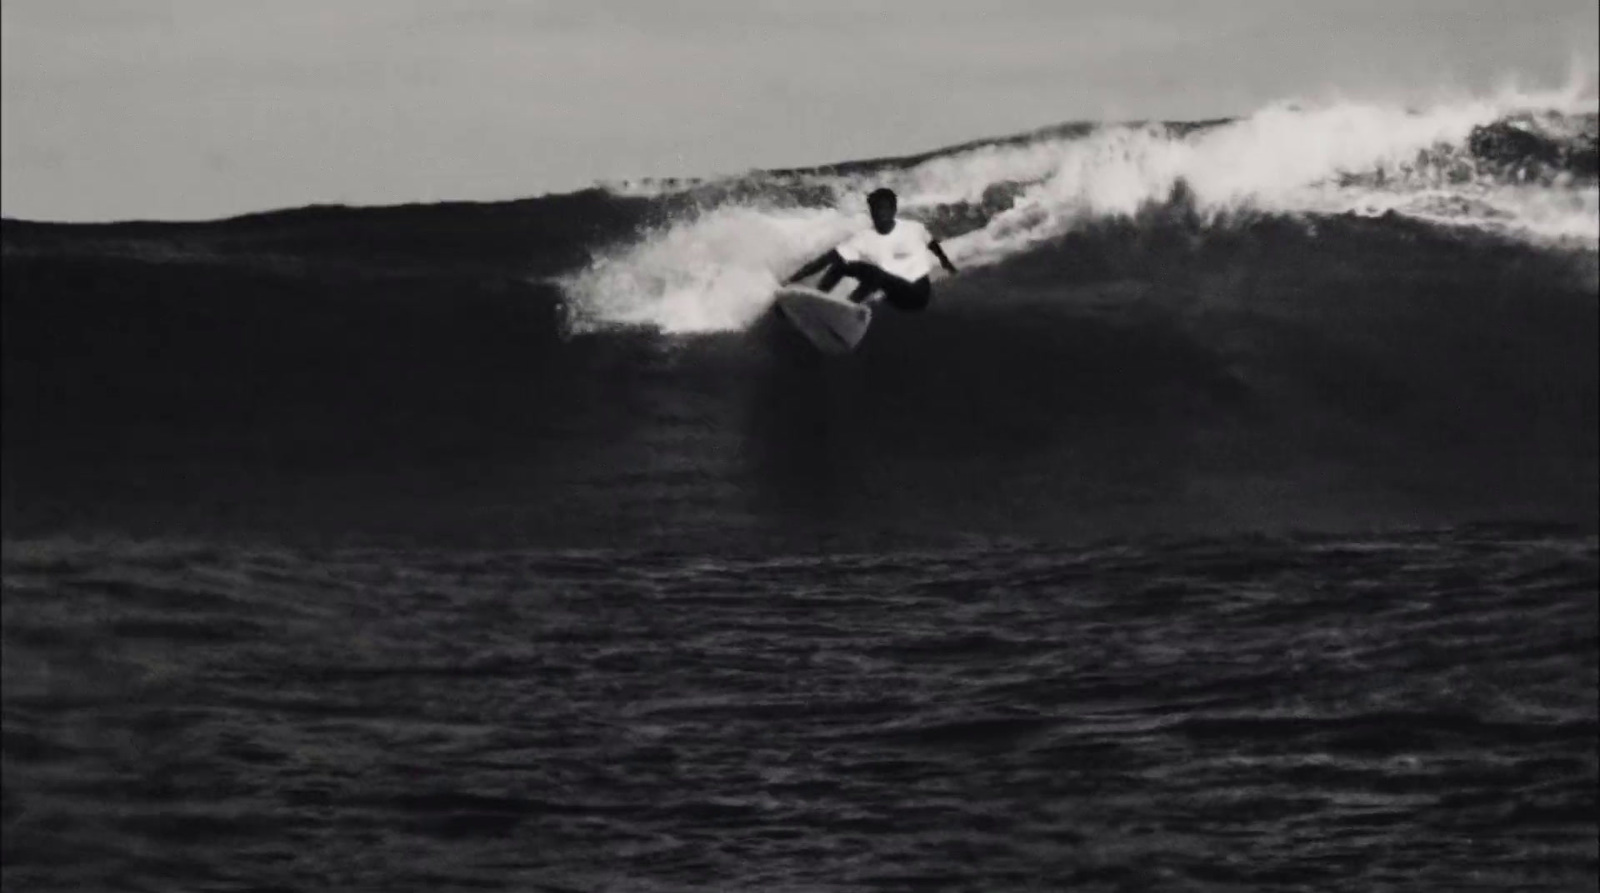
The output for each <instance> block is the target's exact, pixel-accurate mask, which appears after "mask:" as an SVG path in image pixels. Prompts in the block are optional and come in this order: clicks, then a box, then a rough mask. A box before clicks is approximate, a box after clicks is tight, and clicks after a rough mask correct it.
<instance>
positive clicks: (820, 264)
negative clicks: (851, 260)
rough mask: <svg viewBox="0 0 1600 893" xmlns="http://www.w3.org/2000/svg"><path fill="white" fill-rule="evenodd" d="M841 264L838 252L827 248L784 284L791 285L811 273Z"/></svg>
mask: <svg viewBox="0 0 1600 893" xmlns="http://www.w3.org/2000/svg"><path fill="white" fill-rule="evenodd" d="M843 263H844V258H842V257H840V256H839V252H837V251H835V250H833V249H832V248H829V249H828V250H827V251H825V252H823V253H822V254H821V255H819V256H818V257H817V259H816V260H813V261H812V262H811V263H808V264H806V265H805V266H803V267H801V268H800V269H799V270H798V271H796V272H795V274H794V275H793V276H790V277H789V279H788V281H787V282H785V283H784V284H785V285H793V284H795V283H796V282H799V281H800V280H802V279H804V278H806V277H807V276H810V275H811V274H813V273H820V272H822V271H823V270H825V269H827V268H828V267H832V266H835V265H838V264H843Z"/></svg>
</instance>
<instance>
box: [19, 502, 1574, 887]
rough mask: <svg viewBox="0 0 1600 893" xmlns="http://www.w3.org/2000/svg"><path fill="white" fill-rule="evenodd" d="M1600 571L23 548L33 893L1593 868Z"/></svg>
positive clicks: (1409, 548)
mask: <svg viewBox="0 0 1600 893" xmlns="http://www.w3.org/2000/svg"><path fill="white" fill-rule="evenodd" d="M1597 566H1600V560H1597V543H1596V539H1595V538H1594V537H1593V536H1587V535H1575V534H1570V533H1562V532H1559V531H1549V530H1533V529H1522V530H1512V529H1492V530H1491V529H1481V528H1466V529H1456V530H1447V531H1434V532H1426V533H1415V534H1407V535H1393V536H1387V537H1385V538H1382V539H1365V540H1352V539H1348V538H1344V539H1325V538H1324V539H1310V538H1300V539H1296V538H1275V539H1264V538H1250V539H1232V540H1206V541H1183V542H1176V541H1164V542H1117V543H1106V544H1102V545H1099V546H1095V547H1089V548H1074V549H1051V548H1042V547H1038V546H1032V545H1015V544H1012V545H989V546H984V547H981V548H979V547H974V548H970V549H966V550H963V551H942V552H929V553H915V552H897V553H890V554H864V555H849V556H831V557H820V556H796V557H772V556H765V557H759V558H756V557H752V558H746V559H728V558H711V557H705V556H695V555H685V554H667V553H657V554H631V553H618V552H576V553H528V552H516V553H505V552H502V553H452V552H437V553H399V552H386V551H351V550H347V551H329V552H317V551H275V550H268V549H259V550H258V549H244V548H238V547H207V546H194V545H177V544H170V543H167V544H163V543H143V544H129V543H99V544H90V543H74V542H67V541H24V542H18V541H12V542H8V543H7V544H6V546H5V558H4V584H5V598H4V646H5V647H4V663H3V667H4V726H5V731H4V768H5V785H4V828H5V846H4V862H5V867H4V872H5V887H6V889H8V890H11V889H16V890H56V889H61V890H65V889H94V888H98V889H141V890H178V889H204V890H246V889H249V890H313V889H374V890H377V889H382V890H397V889H432V890H469V889H472V890H481V889H491V890H493V889H506V890H698V889H731V890H828V891H833V890H914V889H916V890H921V889H973V890H980V889H981V890H1010V889H1067V888H1070V889H1074V890H1142V889H1202V890H1235V889H1238V890H1243V889H1252V890H1253V889H1333V890H1363V891H1365V890H1379V889H1394V890H1466V889H1518V890H1538V889H1550V890H1576V889H1592V884H1593V882H1594V880H1595V879H1596V877H1597V875H1600V871H1597V867H1596V866H1597V845H1596V812H1595V807H1596V784H1597V756H1596V743H1595V735H1596V730H1597V714H1600V711H1597V703H1596V667H1597V651H1600V645H1597V638H1596V623H1597Z"/></svg>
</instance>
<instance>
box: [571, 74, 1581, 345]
mask: <svg viewBox="0 0 1600 893" xmlns="http://www.w3.org/2000/svg"><path fill="white" fill-rule="evenodd" d="M1595 95H1596V94H1595V90H1594V82H1593V78H1592V77H1589V78H1586V79H1577V78H1575V79H1574V83H1573V84H1572V85H1569V86H1568V87H1567V88H1565V89H1563V90H1559V91H1551V92H1546V93H1527V92H1518V91H1514V90H1507V91H1504V92H1502V93H1501V94H1498V95H1496V96H1493V97H1488V98H1466V99H1457V100H1454V101H1448V102H1441V103H1439V104H1437V105H1435V106H1432V107H1429V108H1426V109H1408V108H1405V107H1402V106H1399V105H1394V104H1386V103H1375V102H1355V101H1335V102H1326V103H1322V104H1318V105H1314V106H1308V105H1300V106H1297V105H1291V104H1287V103H1284V104H1276V105H1272V106H1269V107H1267V108H1263V109H1261V110H1260V111H1258V112H1256V113H1255V114H1252V115H1250V116H1249V117H1246V118H1243V119H1240V120H1238V121H1235V122H1232V123H1229V124H1225V125H1220V126H1217V127H1213V128H1209V129H1204V130H1198V131H1194V132H1192V133H1190V134H1189V135H1187V136H1184V137H1176V136H1173V135H1171V134H1169V133H1168V132H1167V130H1166V129H1165V128H1163V127H1157V126H1112V127H1105V128H1100V129H1097V130H1095V131H1093V132H1092V133H1090V134H1089V135H1087V136H1081V137H1062V138H1049V139H1040V140H1036V141H1033V142H1028V143H1022V144H1015V145H1006V146H983V147H978V148H974V149H971V150H967V151H963V152H960V153H956V154H953V155H948V156H941V157H937V158H933V159H930V160H928V161H926V162H924V163H922V164H919V165H916V166H914V167H911V168H908V169H904V170H892V171H884V172H880V173H879V174H876V175H868V174H861V173H856V174H848V175H829V174H802V175H795V176H793V177H790V178H788V179H789V180H790V181H791V182H792V181H793V180H796V179H798V180H800V181H802V182H803V183H804V184H805V185H807V186H810V187H813V188H815V187H820V188H822V189H824V190H826V191H827V192H828V193H829V194H831V195H832V196H833V198H834V203H835V207H833V208H829V209H797V208H793V207H778V206H776V205H772V206H765V205H761V204H759V203H753V202H751V201H750V200H748V199H742V200H729V203H727V204H723V205H719V206H715V207H711V208H709V209H705V210H702V211H699V212H696V213H694V214H692V215H689V216H685V217H684V218H682V219H680V220H675V221H672V222H670V223H669V224H667V225H665V226H661V227H657V228H655V229H652V230H650V231H648V232H644V233H641V234H640V235H639V238H638V239H637V240H636V241H634V242H633V243H631V244H629V245H626V246H623V247H622V248H620V249H618V250H615V251H612V252H610V253H607V254H605V255H603V256H601V257H598V258H596V259H595V261H594V262H593V263H592V264H591V265H590V266H589V267H588V268H586V269H584V270H581V271H579V272H578V273H576V274H574V275H572V276H570V277H567V278H565V279H563V280H562V281H561V285H562V287H563V288H564V290H565V291H566V293H567V295H568V296H569V299H570V301H571V304H572V307H573V310H574V318H573V322H574V326H575V328H576V329H577V330H579V331H584V330H593V329H595V328H602V327H605V326H607V325H630V326H647V327H653V328H656V329H659V330H661V331H663V332H706V331H718V330H727V329H736V328H740V327H743V326H745V325H748V324H749V323H750V322H751V321H753V320H754V319H755V318H756V317H757V316H759V315H760V314H761V312H762V311H763V310H764V309H765V308H766V306H767V304H768V303H769V302H770V300H771V295H772V292H773V289H774V288H775V287H776V286H777V284H778V282H779V280H780V279H781V278H782V277H783V276H785V275H787V274H788V273H790V272H792V271H793V269H794V268H795V267H797V266H799V265H800V264H801V263H803V262H804V261H805V260H807V259H809V258H810V257H812V256H814V255H816V254H817V253H819V252H820V251H822V250H825V249H826V248H827V246H829V245H831V244H834V243H836V242H837V241H838V240H840V239H842V238H843V237H844V236H845V235H847V234H848V233H849V232H850V231H851V230H853V229H855V228H857V227H859V226H861V225H862V224H863V222H864V220H865V209H864V200H863V199H864V195H865V193H866V192H867V191H869V190H870V189H871V188H874V187H877V186H884V185H886V186H889V187H891V188H893V189H894V190H895V191H896V192H898V193H899V194H900V196H901V208H902V211H903V212H905V213H907V214H908V215H909V216H913V217H915V216H918V215H919V213H922V212H925V211H926V210H927V209H928V208H930V207H932V206H935V205H941V204H950V203H958V202H965V203H975V202H979V201H981V200H982V199H983V197H984V195H985V193H986V191H988V190H990V189H991V188H993V187H996V186H1001V185H1004V186H1008V187H1010V188H1020V189H1021V192H1020V193H1019V194H1017V195H1016V197H1015V199H1014V201H1013V202H1012V204H1011V207H1010V208H1009V209H1008V210H1005V211H1003V212H1001V213H999V214H996V215H994V216H993V217H992V218H990V219H989V220H988V222H987V224H986V225H985V226H983V227H982V228H981V229H978V230H975V231H973V232H969V233H965V234H962V235H960V236H958V237H955V238H952V239H948V240H946V242H945V245H946V250H947V252H948V253H949V254H950V255H951V257H952V259H953V260H954V261H955V262H956V263H957V264H958V265H961V266H967V267H971V266H979V265H983V264H990V263H995V262H998V261H1001V260H1004V259H1005V258H1007V257H1011V256H1014V255H1016V254H1017V253H1019V252H1022V251H1025V250H1027V249H1028V248H1029V247H1031V246H1034V245H1036V244H1038V243H1039V242H1041V241H1045V240H1048V239H1052V238H1056V237H1059V236H1061V235H1063V234H1065V233H1067V232H1070V231H1071V230H1073V229H1074V228H1075V227H1078V226H1080V225H1082V224H1084V223H1086V222H1090V221H1094V220H1101V219H1105V218H1109V217H1117V216H1124V215H1131V214H1134V213H1136V212H1137V211H1138V210H1139V209H1140V208H1141V207H1143V206H1146V205H1147V204H1149V203H1152V202H1161V201H1164V200H1165V199H1166V198H1167V197H1168V196H1169V195H1170V194H1171V193H1172V191H1173V189H1174V187H1175V186H1176V185H1177V184H1178V183H1179V182H1180V181H1181V182H1183V183H1184V184H1186V185H1187V186H1188V188H1189V190H1190V191H1191V192H1192V194H1193V196H1194V200H1195V205H1196V209H1197V211H1199V213H1200V214H1201V215H1202V217H1203V218H1206V219H1207V220H1214V219H1215V218H1216V217H1217V216H1218V215H1222V214H1227V213H1232V212H1237V211H1240V210H1259V211H1266V212H1274V213H1289V214H1295V213H1308V212H1316V213H1346V212H1348V213H1383V212H1387V211H1392V212H1394V213H1398V214H1404V215H1409V216H1414V217H1417V218H1420V219H1427V220H1430V221H1434V222H1440V223H1446V224H1450V225H1457V226H1472V227H1478V228H1484V229H1494V230H1496V231H1499V232H1503V233H1508V234H1513V235H1517V236H1521V237H1525V238H1528V239H1530V240H1542V241H1550V242H1557V243H1562V244H1579V245H1586V246H1589V247H1590V248H1591V249H1592V248H1593V247H1594V245H1595V243H1596V242H1597V241H1600V207H1597V197H1596V191H1595V190H1594V189H1593V188H1574V187H1573V186H1572V185H1570V184H1564V183H1559V182H1558V183H1555V184H1551V185H1537V184H1519V185H1506V184H1504V183H1497V182H1492V181H1490V180H1487V179H1485V178H1476V179H1475V178H1471V177H1469V178H1467V179H1466V180H1465V181H1462V180H1461V178H1460V177H1459V176H1456V177H1454V178H1446V177H1444V176H1443V174H1442V173H1441V171H1440V170H1439V169H1438V168H1437V167H1434V168H1430V167H1429V164H1428V159H1429V158H1444V159H1458V160H1461V163H1462V164H1466V165H1467V166H1469V167H1470V165H1471V162H1470V159H1468V158H1467V156H1466V155H1465V143H1466V141H1467V139H1468V137H1469V136H1470V135H1471V133H1472V131H1473V129H1474V128H1475V127H1479V126H1482V125H1487V124H1491V123H1493V122H1495V121H1498V120H1502V119H1504V118H1505V117H1507V116H1508V115H1511V114H1514V113H1517V112H1522V111H1535V112H1542V111H1554V112H1559V113H1562V114H1567V115H1572V114H1582V113H1593V112H1595V111H1596V105H1597V101H1596V98H1595ZM1447 181H1448V182H1447Z"/></svg>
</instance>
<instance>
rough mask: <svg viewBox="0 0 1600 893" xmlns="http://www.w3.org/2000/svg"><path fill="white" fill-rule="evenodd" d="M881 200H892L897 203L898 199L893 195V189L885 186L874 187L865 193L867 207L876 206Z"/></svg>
mask: <svg viewBox="0 0 1600 893" xmlns="http://www.w3.org/2000/svg"><path fill="white" fill-rule="evenodd" d="M883 202H894V203H895V204H897V205H898V204H899V203H900V200H899V198H898V197H896V196H895V194H894V190H893V189H890V188H889V187H887V186H885V187H883V188H882V189H874V190H872V192H871V193H870V194H868V195H867V207H869V208H876V207H877V206H878V205H880V204H882V203H883Z"/></svg>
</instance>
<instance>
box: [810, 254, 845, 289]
mask: <svg viewBox="0 0 1600 893" xmlns="http://www.w3.org/2000/svg"><path fill="white" fill-rule="evenodd" d="M847 266H849V265H848V264H846V263H845V262H843V261H839V262H838V263H835V264H834V265H833V266H831V267H829V268H828V272H826V273H823V274H822V278H821V279H818V280H817V291H820V292H822V293H823V294H827V293H828V292H830V291H833V287H834V286H835V285H838V284H839V280H840V279H843V278H844V274H845V268H846V267H847Z"/></svg>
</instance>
